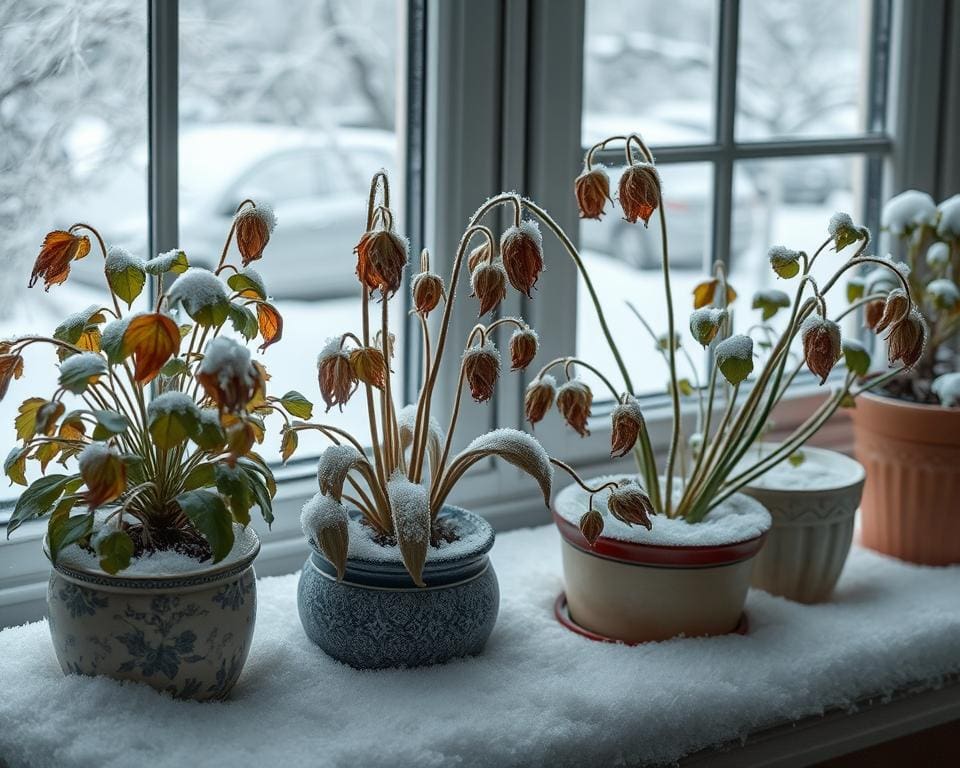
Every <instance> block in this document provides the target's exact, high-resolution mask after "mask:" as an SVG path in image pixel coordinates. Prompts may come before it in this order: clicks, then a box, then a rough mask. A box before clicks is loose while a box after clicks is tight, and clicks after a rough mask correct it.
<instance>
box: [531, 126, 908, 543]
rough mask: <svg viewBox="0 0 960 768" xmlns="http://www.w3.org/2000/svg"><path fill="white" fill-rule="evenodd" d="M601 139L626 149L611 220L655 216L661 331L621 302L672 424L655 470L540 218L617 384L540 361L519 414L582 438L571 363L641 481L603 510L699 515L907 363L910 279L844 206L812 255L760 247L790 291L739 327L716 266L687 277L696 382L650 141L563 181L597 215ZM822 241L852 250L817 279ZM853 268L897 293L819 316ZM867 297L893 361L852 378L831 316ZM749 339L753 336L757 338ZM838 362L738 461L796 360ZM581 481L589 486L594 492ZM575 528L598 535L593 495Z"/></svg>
mask: <svg viewBox="0 0 960 768" xmlns="http://www.w3.org/2000/svg"><path fill="white" fill-rule="evenodd" d="M613 142H623V143H624V147H625V159H626V164H627V167H626V169H625V171H624V172H623V175H622V176H621V178H620V183H619V195H618V199H619V203H620V206H621V208H622V209H623V215H624V218H625V219H626V220H627V221H628V222H631V223H635V222H636V221H637V220H638V219H639V220H642V221H643V223H644V226H646V224H647V222H648V221H649V219H650V217H651V216H652V215H653V213H654V212H655V211H657V210H659V212H660V238H661V246H662V253H663V276H664V294H665V298H666V306H667V332H666V334H665V335H663V336H660V337H658V336H657V335H656V334H655V333H654V332H653V330H652V329H651V328H650V326H649V325H648V324H647V323H646V321H645V320H644V319H643V317H642V316H641V315H640V313H639V312H637V310H636V309H635V308H633V307H632V306H631V309H632V310H633V312H634V313H635V314H636V315H637V317H638V320H639V321H640V322H641V323H642V324H643V327H644V328H645V329H646V330H647V332H648V333H649V334H650V336H651V337H652V338H653V340H654V342H655V343H656V347H657V350H658V352H659V354H661V355H662V356H663V358H664V359H665V361H666V363H667V366H668V369H669V376H670V383H669V385H668V388H669V392H670V398H671V405H672V411H673V426H672V435H671V440H670V445H669V449H668V453H667V458H666V462H665V466H664V469H663V472H662V473H661V471H660V468H659V466H658V463H657V460H656V456H655V455H654V452H653V448H652V445H651V442H650V438H649V435H648V433H647V429H646V424H645V421H644V418H643V413H642V411H641V408H640V404H639V402H638V401H637V400H636V398H635V391H634V388H633V384H632V381H631V377H630V372H629V370H628V369H627V367H626V365H625V363H624V361H623V357H622V355H621V354H620V351H619V348H618V344H617V342H616V340H615V338H614V336H613V334H612V333H611V332H610V329H609V327H608V325H607V323H606V320H605V318H604V314H603V309H602V307H601V305H600V303H599V301H598V300H597V297H596V292H595V291H594V289H593V286H592V284H591V282H590V277H589V274H588V272H587V270H586V269H585V268H584V266H583V261H582V260H581V258H580V256H579V254H578V253H577V252H576V249H575V248H574V247H573V245H572V243H571V242H570V240H569V238H567V237H565V236H564V235H563V234H562V233H561V232H559V230H558V229H557V227H556V225H554V224H552V222H549V220H548V219H545V221H548V226H550V228H551V229H553V230H554V231H555V232H556V233H557V235H558V237H559V239H560V241H561V243H562V244H563V246H564V247H565V249H566V250H567V252H568V253H569V255H570V256H571V257H572V258H573V260H574V262H575V263H576V265H577V267H578V269H579V270H580V273H581V275H582V277H583V278H584V280H585V282H586V286H587V289H588V292H589V294H590V296H591V299H592V300H593V304H594V307H595V309H596V312H597V315H598V317H599V320H600V326H601V329H602V331H603V334H604V337H605V338H606V340H607V343H608V345H609V347H610V350H611V352H612V353H613V356H614V359H615V361H616V364H617V367H618V368H619V373H620V377H621V379H622V382H623V386H622V388H618V387H615V386H614V384H613V383H612V381H611V379H610V378H608V377H607V376H605V375H604V374H603V373H601V372H600V371H599V370H597V369H596V368H594V367H593V366H592V365H590V364H589V363H588V362H586V361H584V360H581V359H579V358H576V357H563V358H558V359H556V360H552V361H550V362H548V363H547V364H546V365H544V366H543V367H542V368H541V369H540V371H539V373H538V374H537V376H536V377H535V378H534V380H533V381H532V382H531V383H530V385H529V387H528V389H527V395H526V412H527V418H528V420H529V421H530V422H531V423H536V422H538V421H539V420H540V419H542V418H543V417H544V415H545V414H546V412H547V410H549V408H550V407H551V405H552V404H553V403H554V402H556V404H557V406H558V409H559V411H560V413H561V414H562V416H563V418H564V419H565V420H566V422H567V423H568V424H569V425H570V426H571V427H572V428H573V429H574V430H575V431H577V432H578V433H579V434H580V435H585V434H587V421H588V418H589V416H590V409H591V405H592V401H593V395H592V392H591V391H590V388H589V387H588V386H587V385H586V384H585V383H584V382H582V381H580V380H579V379H577V378H574V377H573V376H572V375H571V371H572V370H573V369H574V368H575V367H576V366H581V367H583V368H586V369H588V370H590V371H593V372H594V373H595V374H596V375H597V376H598V377H599V378H600V380H601V382H603V384H604V386H605V387H607V389H609V391H610V394H611V396H612V397H613V399H614V401H615V403H616V406H615V408H614V409H613V412H612V416H611V418H612V445H611V455H613V456H623V455H625V454H626V453H627V452H629V451H630V450H633V451H634V456H635V458H636V461H637V467H638V470H639V475H640V478H641V479H642V485H643V487H642V489H641V490H640V492H639V493H638V492H637V490H636V488H630V487H629V485H627V486H626V487H628V488H629V491H627V492H626V493H625V492H624V490H623V489H622V488H619V489H618V490H617V491H615V493H619V494H620V495H621V496H624V498H623V499H619V498H618V499H617V500H616V502H615V503H614V504H611V503H609V502H608V504H607V507H608V510H609V511H610V513H611V514H614V515H615V516H616V517H618V519H621V520H624V521H625V522H629V523H630V524H634V523H639V524H642V525H647V526H649V515H652V514H664V515H666V516H667V517H671V518H685V519H686V520H687V521H689V522H698V521H700V520H702V519H703V518H704V516H705V515H706V514H707V513H708V512H709V511H710V510H711V509H713V508H715V507H716V506H717V505H719V504H721V503H722V502H723V501H724V500H725V499H727V498H729V497H730V496H731V495H732V494H734V493H735V492H736V491H737V490H739V489H740V488H742V487H743V486H744V485H746V484H747V483H748V482H750V481H751V480H753V479H755V478H756V477H758V476H759V475H761V474H762V473H764V472H765V471H767V470H768V469H770V468H772V467H773V466H775V465H776V464H778V463H779V462H780V461H783V460H784V459H786V458H788V457H790V456H791V455H792V454H794V452H795V451H796V449H797V448H798V447H799V446H801V445H802V444H803V443H804V441H805V440H807V439H808V438H809V437H811V436H812V435H813V433H814V432H816V430H817V429H819V427H820V426H821V425H823V424H824V422H826V421H827V419H829V418H830V416H831V415H832V414H833V413H834V412H835V411H836V409H837V408H838V407H841V406H845V405H849V404H851V402H852V399H853V398H854V397H855V396H856V395H857V394H859V393H860V392H862V391H864V390H866V389H869V388H871V387H875V386H879V385H881V384H884V383H885V382H888V381H890V380H891V379H893V378H894V377H895V376H897V375H898V374H900V373H901V372H902V371H904V370H907V369H909V368H910V367H911V366H913V365H915V364H916V363H917V361H918V360H919V359H920V357H921V354H922V351H923V347H924V340H925V338H926V328H925V325H924V323H923V321H922V319H921V318H920V316H919V314H918V312H917V310H916V309H915V307H914V304H913V301H912V298H911V297H912V295H913V294H912V292H911V287H910V285H909V284H908V283H907V279H906V277H905V275H904V274H903V272H902V271H901V270H900V269H898V267H897V266H896V265H894V264H893V263H892V262H891V261H889V260H886V259H878V258H876V257H874V256H869V255H867V254H866V251H867V248H868V247H869V244H870V234H869V232H868V230H867V229H866V228H864V227H859V226H857V225H855V224H854V222H853V221H852V220H851V218H850V217H849V216H848V215H846V214H842V213H838V214H836V215H834V216H833V218H832V219H831V220H830V222H829V226H828V232H829V236H828V237H827V238H826V240H824V241H823V243H822V244H821V245H820V246H819V247H818V248H817V249H816V251H814V253H813V255H812V256H808V255H807V253H805V252H803V251H794V250H791V249H788V248H785V247H781V246H778V247H775V248H772V249H770V253H769V259H770V266H771V268H772V269H773V270H774V272H775V273H776V274H777V275H778V276H779V277H780V278H783V279H786V280H790V279H793V280H795V281H796V287H795V291H794V295H793V296H792V297H791V296H790V295H788V294H787V293H785V292H783V291H780V290H762V291H758V292H757V294H756V295H755V296H754V297H753V308H754V309H758V310H760V311H761V320H760V322H759V323H757V324H756V325H754V326H753V327H752V328H751V329H750V330H749V331H748V333H746V334H732V333H731V326H732V323H731V315H730V312H731V310H730V304H731V303H732V302H733V301H735V299H736V292H735V291H734V290H733V288H732V287H731V286H730V285H729V284H728V282H727V278H726V274H725V272H724V269H723V267H722V265H719V264H718V265H717V266H716V267H715V269H714V274H713V276H712V277H711V278H710V279H708V280H705V281H704V282H702V283H700V284H699V285H697V286H696V288H695V289H694V292H693V313H692V314H691V316H690V321H689V330H690V334H691V336H692V337H693V338H694V339H695V340H696V341H697V342H698V343H699V344H700V345H701V347H702V348H703V350H704V352H705V354H707V355H708V360H709V366H708V368H709V371H710V373H709V380H708V381H707V382H706V385H705V386H703V385H702V383H701V382H699V380H698V374H697V368H696V365H695V364H694V362H693V360H692V358H691V357H690V355H689V353H688V351H687V350H686V349H685V348H684V346H683V343H682V340H681V337H680V335H679V333H678V332H677V331H676V329H675V327H674V325H675V321H674V316H673V294H672V286H671V282H670V258H669V242H668V230H667V222H666V215H665V211H664V209H663V199H662V190H661V185H660V177H659V174H658V172H657V169H656V166H655V164H654V160H653V156H652V154H651V152H650V150H649V148H648V147H647V146H646V144H645V143H644V142H643V140H642V139H641V138H640V137H639V136H638V135H636V134H632V135H630V136H615V137H612V138H609V139H606V140H605V141H603V142H600V143H599V144H597V145H595V146H594V147H592V148H591V149H590V150H589V151H588V152H587V153H586V156H585V158H584V170H583V172H582V173H581V175H580V176H579V177H578V178H577V180H576V182H575V188H574V191H575V194H576V197H577V202H578V206H579V209H580V215H581V217H583V218H590V219H599V218H600V217H601V216H602V215H603V213H604V208H605V205H606V202H607V200H609V194H608V190H609V188H610V182H609V179H608V178H607V175H606V172H605V171H604V170H603V169H602V168H601V167H597V166H595V165H594V164H593V156H594V154H595V152H597V151H598V150H599V149H601V148H603V147H605V146H607V145H608V144H611V143H613ZM831 245H832V250H833V251H836V252H840V251H841V250H843V249H844V248H846V247H848V246H851V245H857V248H856V251H855V252H854V253H853V255H852V256H850V257H848V258H845V259H843V260H842V261H841V262H840V263H839V264H838V265H837V268H836V270H835V271H834V272H833V274H832V275H831V276H830V277H829V278H828V279H826V280H825V281H823V282H822V283H818V281H817V279H816V278H815V277H814V276H813V273H812V269H813V266H814V263H815V262H816V261H817V259H818V258H821V257H822V258H829V256H827V255H825V254H826V252H827V250H828V248H829V247H830V246H831ZM862 265H874V266H876V268H877V269H878V270H881V271H883V273H884V274H885V275H889V280H890V281H892V282H894V283H895V284H896V285H897V286H899V289H898V290H894V291H890V290H889V288H888V289H887V290H886V291H883V292H875V291H872V290H871V291H869V292H866V293H863V294H861V295H857V296H855V297H852V298H851V299H850V301H851V302H852V303H849V306H846V307H845V308H844V309H843V310H842V311H841V312H839V313H838V314H836V315H835V316H833V317H830V316H829V315H828V312H827V302H826V297H827V295H828V293H829V292H830V291H831V289H833V288H834V287H835V286H836V284H837V282H838V280H839V279H840V277H841V276H842V275H843V274H844V273H846V272H848V271H850V270H854V269H856V268H858V267H860V266H862ZM878 300H879V301H881V302H883V304H882V309H883V312H882V313H881V314H882V315H883V318H884V320H883V321H882V322H881V323H880V324H879V326H878V327H879V329H886V330H887V331H888V336H887V339H888V341H889V348H890V364H891V365H893V364H895V363H896V364H898V367H897V368H896V369H895V370H893V371H890V372H887V373H884V374H883V375H880V376H876V377H874V378H871V379H866V380H865V379H864V378H863V377H864V376H865V375H866V374H867V373H868V371H869V369H870V355H869V353H868V352H867V350H866V349H865V347H864V346H863V345H862V344H860V343H859V342H858V341H856V340H855V339H842V338H841V333H840V325H839V322H840V320H841V319H842V318H844V317H845V316H846V315H848V314H849V313H851V312H853V311H855V310H857V309H859V308H861V307H867V308H869V307H870V306H872V303H873V302H876V301H878ZM779 312H786V313H787V314H788V316H789V317H788V319H787V322H786V326H785V328H784V329H783V330H782V331H780V332H777V331H776V330H775V329H774V328H773V327H772V326H771V325H770V323H769V322H768V321H769V320H771V318H773V317H774V315H776V314H778V313H779ZM755 335H756V336H759V338H758V339H757V340H755V339H754V336H755ZM797 338H799V339H800V341H801V342H802V348H803V356H802V359H801V360H799V361H798V362H796V363H795V364H794V363H792V362H791V358H792V352H791V347H792V345H793V342H794V340H795V339H797ZM681 355H682V356H683V357H684V358H685V361H686V363H687V364H689V367H690V369H691V376H692V378H693V383H691V382H690V381H689V379H687V378H684V377H681V376H680V374H679V372H678V359H679V358H680V356H681ZM841 360H842V361H843V365H844V366H845V368H846V373H845V374H844V376H843V378H842V379H838V382H839V386H838V387H837V389H836V391H834V392H833V393H832V394H831V395H830V396H829V397H828V398H827V399H826V400H825V401H824V402H823V404H822V405H821V406H820V407H819V408H818V409H817V410H816V411H815V412H814V413H813V415H811V416H810V417H809V418H808V419H807V420H806V421H805V422H804V423H803V424H802V425H801V426H800V427H798V428H797V429H796V430H795V431H794V432H793V434H791V435H790V436H789V437H788V438H787V439H786V440H784V441H783V442H782V444H781V445H780V446H779V447H778V448H777V449H776V450H775V451H773V452H772V453H769V454H767V455H765V456H762V457H761V458H760V459H759V460H753V459H751V460H747V461H745V457H746V456H747V452H748V449H749V448H750V446H751V445H752V444H754V443H755V442H756V441H757V439H758V438H759V437H760V436H761V435H762V433H763V431H764V429H765V428H766V425H767V423H768V420H769V418H770V415H771V413H772V411H773V409H774V407H775V406H776V405H777V403H778V402H779V400H780V399H781V398H782V397H783V395H784V393H785V392H786V391H787V389H788V387H789V386H790V384H791V383H792V382H793V380H794V378H795V377H796V375H797V374H798V373H799V371H800V370H801V369H802V367H803V366H804V365H806V367H807V368H809V370H810V371H811V372H813V373H814V374H815V375H816V376H817V377H818V378H819V380H820V383H821V384H823V383H824V382H825V381H826V380H827V378H828V376H830V374H831V373H832V372H833V370H834V368H835V367H836V366H837V364H838V363H839V362H840V361H841ZM554 370H557V371H561V372H562V373H563V375H564V378H565V379H566V381H565V383H563V384H561V385H560V386H559V387H558V386H557V383H556V380H555V378H554V376H553V375H551V373H550V372H551V371H554ZM685 394H687V395H695V396H696V397H697V399H698V408H697V415H696V428H695V430H694V432H693V433H692V434H691V435H689V436H687V435H685V434H684V433H683V424H682V421H681V397H682V396H683V395H685ZM751 461H752V462H753V463H750V462H751ZM661 474H662V475H663V488H662V489H661V482H660V480H659V476H660V475H661ZM584 487H585V488H586V490H588V491H589V492H591V494H593V493H596V492H598V491H599V490H600V489H596V488H589V487H587V486H584ZM627 494H629V496H630V498H631V500H632V502H633V503H631V504H630V509H631V510H633V511H634V514H633V519H631V517H630V516H629V515H627V516H625V515H624V514H623V508H624V506H625V504H626V503H627V502H626V495H627ZM633 497H636V498H635V499H634V498H633ZM641 502H642V503H641ZM580 528H581V531H582V532H583V534H584V536H585V537H586V538H587V539H588V540H590V541H591V542H592V541H594V540H595V539H596V537H598V536H599V535H600V533H601V532H602V530H603V516H602V514H601V513H600V512H599V511H598V510H595V509H594V508H593V503H592V495H591V502H590V505H589V509H588V511H587V512H586V513H585V514H584V516H583V518H582V519H581V522H580Z"/></svg>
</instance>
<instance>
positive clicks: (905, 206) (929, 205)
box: [880, 189, 937, 235]
mask: <svg viewBox="0 0 960 768" xmlns="http://www.w3.org/2000/svg"><path fill="white" fill-rule="evenodd" d="M936 221H937V206H936V204H935V203H934V202H933V198H932V197H930V195H928V194H927V193H926V192H919V191H918V190H916V189H908V190H907V191H906V192H901V193H900V194H899V195H897V196H895V197H892V198H890V199H889V200H888V201H887V203H886V205H884V206H883V214H882V215H881V219H880V223H881V226H883V228H884V229H888V230H890V232H891V233H893V234H894V235H902V234H904V233H905V232H907V231H908V230H912V229H913V228H914V227H918V226H920V225H923V224H926V225H929V226H933V225H934V224H936Z"/></svg>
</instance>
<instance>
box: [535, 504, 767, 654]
mask: <svg viewBox="0 0 960 768" xmlns="http://www.w3.org/2000/svg"><path fill="white" fill-rule="evenodd" d="M576 490H579V489H576ZM567 492H575V491H572V490H571V489H565V490H564V491H562V492H561V494H560V495H558V498H557V503H558V505H559V504H562V503H563V500H562V498H561V497H562V496H563V494H564V493H567ZM758 506H759V504H758ZM554 520H555V522H556V524H557V527H558V528H559V530H560V535H561V537H562V545H561V546H562V555H563V573H564V581H565V584H566V597H567V610H568V611H569V614H570V618H571V619H572V620H573V621H574V622H576V623H577V624H578V625H580V627H583V628H584V629H586V630H589V631H590V632H592V633H595V634H596V635H600V636H603V637H604V638H612V639H616V640H619V641H621V642H624V643H629V644H635V643H642V642H648V641H653V640H669V639H670V638H672V637H677V636H678V635H685V636H687V637H695V636H702V635H723V634H728V633H730V632H734V631H736V630H737V628H738V626H739V625H740V623H741V619H742V615H743V605H744V603H745V602H746V597H747V590H748V588H749V586H750V574H751V571H752V570H753V559H754V557H755V556H756V554H757V552H759V551H760V548H761V547H762V546H763V542H764V538H765V536H766V534H765V533H763V534H761V535H759V536H756V537H755V538H752V539H749V540H747V541H740V542H736V543H730V544H721V545H715V546H664V545H651V544H640V543H634V542H627V541H621V540H618V539H613V538H607V537H605V536H603V535H601V537H600V538H599V539H597V541H596V542H594V544H593V546H591V545H590V544H589V543H588V542H587V540H586V539H585V538H584V537H583V534H581V533H580V529H579V528H578V527H577V526H576V525H575V524H573V523H571V522H570V521H568V520H566V519H564V518H563V517H561V516H560V515H559V514H558V513H557V512H556V511H554Z"/></svg>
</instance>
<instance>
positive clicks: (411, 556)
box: [387, 471, 431, 587]
mask: <svg viewBox="0 0 960 768" xmlns="http://www.w3.org/2000/svg"><path fill="white" fill-rule="evenodd" d="M387 496H388V498H389V499H390V507H391V509H392V511H393V529H394V533H396V535H397V545H398V546H399V548H400V556H401V557H402V558H403V564H404V565H405V566H406V567H407V571H409V573H410V576H411V578H412V579H413V582H414V584H416V585H417V586H418V587H423V586H426V585H425V584H424V582H423V564H424V562H425V561H426V559H427V547H428V546H429V545H430V522H431V515H430V496H429V494H428V493H427V489H426V487H425V486H423V485H421V484H420V483H413V482H411V481H410V480H408V479H407V476H406V475H404V474H403V473H402V472H400V471H397V472H396V473H394V475H393V477H391V478H390V480H389V482H388V483H387Z"/></svg>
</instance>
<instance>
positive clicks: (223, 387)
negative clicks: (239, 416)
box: [197, 336, 264, 413]
mask: <svg viewBox="0 0 960 768" xmlns="http://www.w3.org/2000/svg"><path fill="white" fill-rule="evenodd" d="M197 381H199V382H200V385H201V386H202V387H203V391H204V392H205V393H206V395H207V397H209V398H210V399H211V400H213V401H214V402H215V403H216V404H217V407H218V408H219V409H220V412H221V413H224V412H228V413H240V412H241V411H245V410H246V408H247V405H248V403H250V401H251V400H253V398H254V396H255V395H256V394H257V392H258V391H259V390H260V389H261V388H262V387H263V386H264V379H263V373H262V372H261V370H260V369H259V368H258V367H257V366H256V365H255V364H254V363H253V361H252V360H251V359H250V350H249V349H247V348H246V347H245V346H243V345H242V344H240V343H238V342H236V341H234V340H233V339H230V338H227V337H226V336H218V337H216V338H215V339H211V340H210V341H209V342H208V343H207V346H206V348H205V349H204V356H203V361H202V362H201V363H200V367H199V368H198V369H197Z"/></svg>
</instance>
